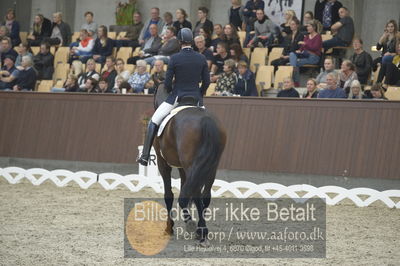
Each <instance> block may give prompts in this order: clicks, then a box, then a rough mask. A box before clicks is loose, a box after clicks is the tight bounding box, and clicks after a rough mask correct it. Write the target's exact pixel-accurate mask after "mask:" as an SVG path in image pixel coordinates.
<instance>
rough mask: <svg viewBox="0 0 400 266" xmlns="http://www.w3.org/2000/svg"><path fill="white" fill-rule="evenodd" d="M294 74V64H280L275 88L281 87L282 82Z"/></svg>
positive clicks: (275, 79) (276, 74)
mask: <svg viewBox="0 0 400 266" xmlns="http://www.w3.org/2000/svg"><path fill="white" fill-rule="evenodd" d="M292 75H293V67H292V66H279V67H278V71H276V73H275V78H274V88H275V89H278V88H279V87H281V85H282V84H281V83H283V80H284V79H285V78H287V77H292Z"/></svg>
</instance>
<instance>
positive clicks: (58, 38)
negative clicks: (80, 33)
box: [45, 12, 72, 46]
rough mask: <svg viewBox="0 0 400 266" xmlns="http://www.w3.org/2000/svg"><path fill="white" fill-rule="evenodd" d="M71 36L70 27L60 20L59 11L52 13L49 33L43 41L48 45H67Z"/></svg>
mask: <svg viewBox="0 0 400 266" xmlns="http://www.w3.org/2000/svg"><path fill="white" fill-rule="evenodd" d="M71 37H72V34H71V28H70V26H69V25H68V24H67V23H65V22H64V21H63V20H62V14H61V12H57V13H54V14H53V25H52V30H51V35H50V38H46V39H45V41H46V42H48V43H50V45H60V46H69V44H70V43H71Z"/></svg>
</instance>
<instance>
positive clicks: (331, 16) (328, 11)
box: [314, 0, 343, 31]
mask: <svg viewBox="0 0 400 266" xmlns="http://www.w3.org/2000/svg"><path fill="white" fill-rule="evenodd" d="M342 6H343V5H342V3H340V2H339V1H336V0H325V1H321V0H319V1H317V2H316V4H315V12H314V13H315V18H316V19H317V20H318V21H320V22H321V23H322V24H323V26H324V30H325V31H327V30H331V26H332V25H334V24H335V23H336V22H338V21H339V20H340V17H339V9H340V8H341V7H342Z"/></svg>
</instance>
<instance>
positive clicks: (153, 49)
mask: <svg viewBox="0 0 400 266" xmlns="http://www.w3.org/2000/svg"><path fill="white" fill-rule="evenodd" d="M161 46H162V40H161V38H160V36H158V28H157V25H156V24H151V25H150V37H149V38H147V39H146V40H145V42H144V43H143V44H142V51H141V53H140V54H139V56H134V57H131V58H129V59H128V64H133V65H135V64H136V61H137V60H140V59H145V58H148V57H152V56H154V55H156V54H158V51H159V50H160V48H161Z"/></svg>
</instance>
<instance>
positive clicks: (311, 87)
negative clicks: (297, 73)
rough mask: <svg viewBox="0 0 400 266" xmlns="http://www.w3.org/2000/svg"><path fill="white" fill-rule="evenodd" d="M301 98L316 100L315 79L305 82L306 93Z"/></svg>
mask: <svg viewBox="0 0 400 266" xmlns="http://www.w3.org/2000/svg"><path fill="white" fill-rule="evenodd" d="M303 98H305V99H312V98H318V88H317V81H316V80H315V79H309V80H307V93H306V94H304V96H303Z"/></svg>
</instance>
